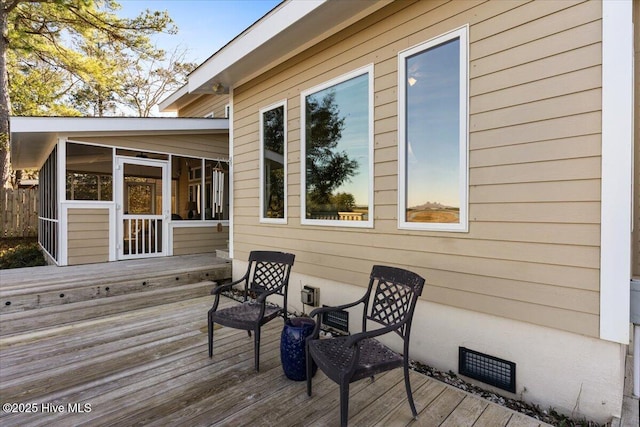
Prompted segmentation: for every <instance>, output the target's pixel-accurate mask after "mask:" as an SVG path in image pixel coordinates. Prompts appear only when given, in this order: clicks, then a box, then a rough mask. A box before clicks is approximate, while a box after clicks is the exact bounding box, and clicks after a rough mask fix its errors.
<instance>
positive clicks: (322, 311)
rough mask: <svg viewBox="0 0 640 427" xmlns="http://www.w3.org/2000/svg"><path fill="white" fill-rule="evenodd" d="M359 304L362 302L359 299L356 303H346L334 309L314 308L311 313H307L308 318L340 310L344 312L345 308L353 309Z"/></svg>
mask: <svg viewBox="0 0 640 427" xmlns="http://www.w3.org/2000/svg"><path fill="white" fill-rule="evenodd" d="M361 302H363V300H362V299H360V300H358V301H354V302H351V303H348V304H343V305H337V306H335V307H319V308H316V309H314V310H313V311H311V313H309V317H313V316H317V315H319V314H322V313H326V312H331V311H340V310H344V309H345V308H351V307H355V306H356V305H358V304H360V303H361Z"/></svg>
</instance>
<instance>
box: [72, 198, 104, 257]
mask: <svg viewBox="0 0 640 427" xmlns="http://www.w3.org/2000/svg"><path fill="white" fill-rule="evenodd" d="M67 227H68V231H67V238H68V245H67V250H68V263H69V265H77V264H89V263H95V262H107V261H109V210H108V209H75V208H74V209H69V210H68V215H67Z"/></svg>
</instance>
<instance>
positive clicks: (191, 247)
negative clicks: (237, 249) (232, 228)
mask: <svg viewBox="0 0 640 427" xmlns="http://www.w3.org/2000/svg"><path fill="white" fill-rule="evenodd" d="M228 240H229V227H222V231H218V230H217V227H211V226H210V227H173V254H174V255H188V254H199V253H205V252H215V251H216V249H224V250H226V249H227V241H228Z"/></svg>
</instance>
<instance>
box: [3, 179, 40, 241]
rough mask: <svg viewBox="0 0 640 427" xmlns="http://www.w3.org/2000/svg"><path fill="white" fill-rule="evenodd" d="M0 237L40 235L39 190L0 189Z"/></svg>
mask: <svg viewBox="0 0 640 427" xmlns="http://www.w3.org/2000/svg"><path fill="white" fill-rule="evenodd" d="M0 219H1V220H2V230H1V232H0V237H31V236H37V235H38V189H37V188H20V189H18V190H12V189H4V188H0Z"/></svg>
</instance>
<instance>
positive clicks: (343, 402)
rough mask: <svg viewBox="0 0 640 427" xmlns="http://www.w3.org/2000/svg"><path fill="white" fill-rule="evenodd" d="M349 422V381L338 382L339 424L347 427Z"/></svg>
mask: <svg viewBox="0 0 640 427" xmlns="http://www.w3.org/2000/svg"><path fill="white" fill-rule="evenodd" d="M348 422H349V383H348V382H345V383H341V384H340V425H341V426H342V427H347V424H348Z"/></svg>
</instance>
